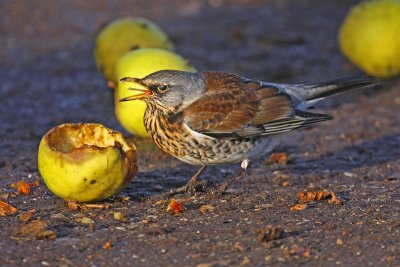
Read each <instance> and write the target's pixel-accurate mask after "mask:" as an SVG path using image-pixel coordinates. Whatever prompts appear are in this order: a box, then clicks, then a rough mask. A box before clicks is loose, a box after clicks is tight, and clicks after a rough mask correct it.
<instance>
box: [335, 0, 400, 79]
mask: <svg viewBox="0 0 400 267" xmlns="http://www.w3.org/2000/svg"><path fill="white" fill-rule="evenodd" d="M339 45H340V48H341V50H342V52H343V54H344V55H345V56H347V57H348V58H349V59H350V60H351V61H352V62H353V63H354V64H355V65H357V66H358V67H360V68H361V69H362V70H363V71H365V72H366V73H368V74H369V75H372V76H376V77H391V76H396V75H399V74H400V0H370V1H364V2H361V3H360V4H358V5H356V6H355V7H353V8H352V9H351V11H350V12H349V14H348V15H347V17H346V19H345V20H344V22H343V24H342V26H341V27H340V30H339Z"/></svg>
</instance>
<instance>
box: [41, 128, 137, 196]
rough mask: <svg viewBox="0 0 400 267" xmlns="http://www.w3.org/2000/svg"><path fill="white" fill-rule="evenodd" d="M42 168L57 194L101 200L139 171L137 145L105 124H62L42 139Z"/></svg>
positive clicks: (118, 189) (44, 176) (48, 183)
mask: <svg viewBox="0 0 400 267" xmlns="http://www.w3.org/2000/svg"><path fill="white" fill-rule="evenodd" d="M38 169H39V172H40V174H41V176H42V178H43V180H44V182H45V184H46V185H47V187H48V188H49V189H50V191H51V192H53V193H54V194H55V195H57V196H59V197H62V198H64V199H68V200H76V201H78V202H93V201H100V200H104V199H106V198H108V197H110V196H112V195H113V194H115V193H117V192H118V191H120V190H121V189H123V188H124V187H125V186H126V185H127V184H128V182H129V181H130V180H131V179H132V178H133V176H134V175H135V174H136V172H137V165H136V148H135V146H134V145H131V146H130V145H128V144H127V143H126V142H125V140H124V138H123V136H122V134H121V133H119V132H116V131H113V130H111V129H108V128H106V127H104V126H103V125H101V124H92V123H90V124H89V123H87V124H86V123H85V124H62V125H59V126H57V127H54V128H53V129H51V130H50V131H48V132H47V133H46V134H45V135H44V136H43V138H42V140H41V141H40V144H39V151H38Z"/></svg>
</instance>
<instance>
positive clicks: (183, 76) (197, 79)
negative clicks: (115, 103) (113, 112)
mask: <svg viewBox="0 0 400 267" xmlns="http://www.w3.org/2000/svg"><path fill="white" fill-rule="evenodd" d="M121 81H126V82H133V83H135V84H138V85H141V86H142V87H143V88H142V89H140V88H131V90H133V91H139V92H141V93H140V94H136V95H133V96H129V97H126V98H123V99H121V100H120V101H129V100H135V99H141V100H144V101H146V102H152V101H155V100H158V101H159V102H161V103H162V104H163V105H164V106H166V107H169V108H178V110H182V109H184V108H185V107H187V106H189V105H190V104H191V103H193V102H194V101H196V100H197V99H199V98H200V97H201V96H202V95H203V94H204V92H205V85H204V82H203V79H202V77H201V75H200V73H192V72H186V71H177V70H161V71H157V72H154V73H152V74H150V75H148V76H146V77H144V78H142V79H138V78H129V77H127V78H123V79H121Z"/></svg>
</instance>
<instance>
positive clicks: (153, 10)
mask: <svg viewBox="0 0 400 267" xmlns="http://www.w3.org/2000/svg"><path fill="white" fill-rule="evenodd" d="M225 2H226V3H225ZM356 2H357V1H338V0H325V1H320V0H307V1H292V0H287V1H286V0H275V1H244V0H243V1H239V0H237V1H219V0H213V1H211V0H210V1H208V2H207V1H199V2H197V1H184V0H181V1H175V2H174V3H171V1H44V0H38V1H1V2H0V10H1V16H0V35H1V38H0V58H1V64H0V79H1V91H0V98H1V105H0V114H1V115H0V116H1V119H0V122H1V125H0V188H1V189H0V190H1V191H0V195H1V194H11V195H10V196H9V198H8V199H7V202H8V203H10V204H11V205H13V206H15V207H16V208H18V209H19V210H20V211H27V210H31V209H36V212H35V213H34V214H33V217H32V219H31V220H30V221H34V220H36V219H40V220H41V221H43V222H47V224H48V226H47V229H48V230H50V231H53V232H46V233H45V234H42V235H41V236H40V238H41V239H37V238H36V237H35V236H30V235H29V234H28V235H21V226H26V225H28V223H29V222H20V220H19V219H18V215H19V213H20V212H17V213H16V214H15V215H11V216H7V217H1V218H0V227H1V231H0V255H1V256H0V265H1V266H39V265H45V266H47V265H50V266H70V265H71V266H72V265H74V266H110V265H114V266H126V265H135V266H196V265H197V266H232V265H233V266H263V265H269V264H270V265H282V266H283V265H285V266H287V265H311V266H333V265H339V266H367V265H371V266H400V256H399V255H400V191H399V190H400V125H399V114H400V96H399V92H400V81H399V80H398V79H394V80H386V81H382V85H381V86H380V87H378V88H371V89H367V90H361V91H357V92H351V93H348V94H345V95H342V96H339V97H335V98H331V99H329V100H327V101H326V102H324V103H322V104H321V105H320V107H319V108H320V111H322V112H324V113H328V114H331V115H333V116H334V117H335V119H334V120H333V121H329V122H324V123H321V124H319V125H316V126H315V127H312V128H308V129H304V130H299V131H295V132H293V133H291V134H288V135H286V136H284V137H283V141H282V143H281V145H280V146H278V147H277V148H276V149H275V151H276V152H284V153H286V154H287V155H288V156H289V162H288V163H287V164H285V165H280V164H273V165H269V164H266V162H265V161H266V159H267V158H262V159H259V160H256V161H255V164H254V165H253V167H252V169H251V172H249V173H248V175H247V176H245V177H243V178H242V179H241V180H240V181H237V182H236V183H234V184H233V185H232V187H231V190H230V191H229V192H228V193H227V194H224V195H220V196H215V195H209V194H207V193H199V194H198V195H197V196H195V197H190V198H189V197H187V196H183V195H180V196H177V198H179V199H180V200H183V201H184V211H183V212H182V213H181V214H179V215H171V214H169V213H167V212H166V207H165V205H156V202H157V201H159V200H160V199H163V198H162V196H161V195H162V194H163V193H165V192H167V191H168V190H169V189H171V188H175V187H178V186H181V185H183V184H184V183H185V182H186V181H187V179H188V178H189V177H190V176H191V175H192V174H193V173H194V172H195V168H194V167H192V166H189V165H187V164H184V163H181V162H179V161H178V160H175V159H173V158H171V157H169V156H167V155H166V154H164V153H162V152H160V151H158V150H157V149H156V148H155V147H154V146H153V145H152V144H151V143H150V142H149V141H142V140H138V139H133V141H134V142H136V143H137V144H138V148H139V151H138V156H139V162H138V163H139V168H140V171H139V173H138V174H137V176H136V177H135V179H134V181H132V182H131V183H130V184H129V186H128V187H127V188H126V189H125V190H124V191H123V192H122V193H121V194H120V195H119V196H117V197H114V198H112V199H110V200H108V201H106V202H105V203H106V204H108V205H109V208H108V209H105V210H100V209H90V210H78V211H70V210H68V208H67V206H66V204H65V202H64V201H63V200H61V199H60V198H58V197H56V196H54V195H53V194H51V193H50V192H49V191H48V189H47V188H46V186H45V185H44V183H43V182H42V181H41V178H40V174H39V173H38V171H37V148H38V144H39V141H40V139H41V137H42V136H43V134H44V133H45V132H46V131H47V130H49V129H50V128H52V127H54V126H56V125H58V124H61V123H65V122H98V123H103V124H105V125H106V126H108V127H111V128H113V129H117V130H121V131H122V129H121V127H120V126H119V125H118V123H117V121H116V120H115V117H114V113H113V95H112V92H111V91H110V90H109V89H108V88H107V87H106V83H105V81H104V80H103V78H102V77H101V76H100V74H98V72H97V71H96V68H95V64H94V61H93V56H92V50H93V40H94V37H95V34H96V32H97V30H98V29H99V28H100V27H101V25H103V24H104V23H105V22H108V21H110V20H112V19H115V18H119V17H122V16H128V15H135V16H143V17H147V18H149V19H152V20H154V21H156V22H157V23H159V24H160V25H161V27H162V28H164V29H165V31H166V32H167V33H168V34H169V35H170V36H171V38H172V40H173V41H174V43H175V45H176V50H177V51H178V52H179V53H180V54H182V55H184V56H185V57H187V58H189V59H190V61H191V63H192V64H193V65H194V66H196V67H197V68H198V69H199V70H224V71H229V72H234V73H238V74H240V75H243V76H247V77H249V78H256V79H262V80H266V81H275V82H311V81H319V80H323V79H327V78H334V77H338V76H344V75H350V74H360V72H359V71H358V70H357V68H355V67H354V66H352V65H351V64H349V63H348V61H347V60H346V59H344V58H343V56H342V55H341V53H340V51H339V49H338V45H337V40H336V35H337V30H338V27H339V25H340V22H341V21H342V19H343V17H344V16H345V14H346V12H347V11H348V9H349V7H350V6H352V5H354V4H355V3H356ZM237 169H238V166H216V167H211V168H209V169H207V171H206V172H205V173H204V175H203V176H202V178H203V179H204V180H206V181H208V185H207V187H208V188H212V187H213V186H215V185H217V184H218V183H220V182H221V181H223V180H224V179H225V178H226V177H228V176H229V175H231V174H233V173H234V172H235V170H237ZM35 179H39V180H40V181H41V183H40V186H39V187H34V188H32V192H31V194H29V195H28V196H24V195H21V194H15V189H12V188H11V187H10V185H11V183H13V182H17V181H21V180H24V181H27V182H33V181H34V180H35ZM284 185H285V186H284ZM320 189H326V190H329V191H332V192H334V193H335V195H336V196H337V197H338V198H340V199H341V200H343V202H344V204H343V205H330V204H328V202H327V200H324V201H316V202H312V203H310V204H308V206H307V208H306V209H305V210H302V211H293V210H291V209H290V208H291V207H293V206H294V205H295V204H297V203H298V202H299V201H298V198H297V192H300V191H304V190H320ZM127 197H129V198H127ZM164 199H165V200H168V199H167V198H164ZM205 204H207V205H212V206H213V207H214V208H215V210H213V211H208V212H205V213H202V212H201V211H200V207H201V206H202V205H205ZM118 211H119V212H121V213H122V214H123V216H124V218H125V219H124V220H122V221H119V220H116V219H114V216H113V214H114V212H118ZM84 217H87V218H90V219H91V220H92V221H93V222H94V223H90V224H84V223H83V222H84V221H85V220H84V221H82V218H84ZM268 225H270V226H268ZM30 226H31V225H28V227H30ZM18 229H19V230H18ZM54 234H55V236H56V237H54ZM109 241H110V243H108V244H109V246H108V245H107V244H106V243H107V242H109ZM105 244H106V245H105ZM103 246H105V248H103ZM107 246H108V247H107ZM200 264H204V265H200ZM207 264H208V265H207Z"/></svg>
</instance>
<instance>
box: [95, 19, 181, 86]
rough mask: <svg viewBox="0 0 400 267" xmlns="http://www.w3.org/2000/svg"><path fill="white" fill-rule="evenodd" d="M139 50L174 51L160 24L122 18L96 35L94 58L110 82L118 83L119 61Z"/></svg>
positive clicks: (145, 20)
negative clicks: (132, 51) (130, 52)
mask: <svg viewBox="0 0 400 267" xmlns="http://www.w3.org/2000/svg"><path fill="white" fill-rule="evenodd" d="M137 48H162V49H166V50H173V45H172V43H171V41H170V40H169V38H168V37H167V35H166V34H165V33H164V32H163V31H162V30H161V29H160V27H159V26H157V24H155V23H154V22H151V21H149V20H147V19H143V18H131V17H127V18H121V19H118V20H115V21H113V22H111V23H110V24H108V25H107V26H105V27H104V28H103V29H102V30H101V31H100V32H99V34H98V35H97V37H96V41H95V50H94V58H95V61H96V65H97V68H98V69H99V70H100V72H101V73H102V74H103V75H104V77H105V78H106V79H107V80H108V81H111V82H115V83H116V82H117V78H116V76H115V65H116V63H117V60H118V59H119V58H120V57H121V56H122V55H124V54H125V53H127V52H128V51H130V50H134V49H137Z"/></svg>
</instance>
